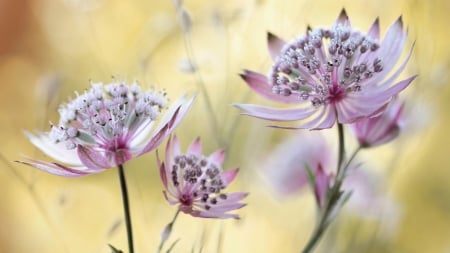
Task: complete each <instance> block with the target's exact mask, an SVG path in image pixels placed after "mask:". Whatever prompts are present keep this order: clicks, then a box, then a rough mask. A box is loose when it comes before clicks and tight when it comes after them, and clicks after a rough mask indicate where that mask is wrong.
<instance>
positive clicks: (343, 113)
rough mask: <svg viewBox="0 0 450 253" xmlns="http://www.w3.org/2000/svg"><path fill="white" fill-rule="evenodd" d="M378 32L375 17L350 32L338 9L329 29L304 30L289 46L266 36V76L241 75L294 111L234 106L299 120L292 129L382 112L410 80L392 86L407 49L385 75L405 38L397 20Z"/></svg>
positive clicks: (324, 125) (257, 113) (260, 115)
mask: <svg viewBox="0 0 450 253" xmlns="http://www.w3.org/2000/svg"><path fill="white" fill-rule="evenodd" d="M379 31H380V28H379V21H378V18H377V19H376V20H375V22H374V23H373V25H372V26H371V28H370V29H369V31H368V32H367V34H363V33H361V32H360V31H358V30H356V29H354V28H352V26H351V25H350V20H349V18H348V16H347V14H346V12H345V10H342V12H341V14H340V15H339V17H338V19H337V20H336V22H335V23H334V25H333V26H332V27H331V28H315V29H311V28H308V31H307V34H306V35H305V36H300V37H297V38H295V39H294V40H293V41H292V42H289V43H287V42H285V41H284V40H283V39H281V38H279V37H277V36H276V35H273V34H271V33H269V34H268V45H269V52H270V54H271V56H272V58H273V60H274V63H273V65H272V69H271V71H270V73H269V75H268V76H267V77H266V76H264V75H262V74H260V73H257V72H254V71H250V70H245V71H244V73H243V74H242V75H241V77H242V78H243V79H244V81H245V82H246V83H247V85H248V86H249V87H250V88H251V89H252V90H253V91H255V92H256V93H258V94H259V95H261V96H262V97H264V98H267V99H269V100H272V101H275V102H279V103H286V104H298V105H299V107H295V108H282V109H280V108H271V107H266V106H259V105H252V104H236V105H235V106H236V107H238V108H239V109H241V110H242V111H243V114H245V115H249V116H253V117H257V118H262V119H266V120H272V121H297V120H305V121H304V122H303V123H302V124H300V125H299V126H295V127H293V128H303V129H305V128H308V129H324V128H330V127H332V126H333V125H334V123H335V122H336V121H337V122H338V123H342V124H346V123H352V122H355V121H357V120H359V119H361V118H366V117H370V116H373V115H375V114H377V113H380V112H382V111H383V110H384V108H385V107H386V105H387V104H388V102H389V101H390V100H391V98H392V97H393V96H394V95H396V94H398V93H399V92H401V91H402V90H403V89H405V88H406V87H407V86H408V85H409V84H410V83H411V82H412V81H413V80H414V79H415V77H416V76H412V77H409V78H407V79H405V80H402V81H400V82H395V80H396V79H397V77H398V76H399V75H400V74H401V73H402V71H403V70H404V69H405V67H406V64H407V62H408V60H409V58H410V56H411V52H412V48H413V47H411V50H410V51H409V53H408V55H407V56H406V58H405V59H404V60H403V62H402V63H401V64H400V65H399V67H398V68H397V69H396V70H395V71H394V72H393V73H392V74H391V72H392V71H391V70H392V69H393V68H394V66H395V65H396V63H397V61H398V60H399V58H400V55H401V53H402V51H403V49H404V47H405V43H406V40H407V32H406V31H404V30H403V22H402V18H401V17H400V18H398V19H397V21H396V22H395V23H394V24H392V25H391V26H390V28H389V29H388V31H387V33H386V35H385V37H384V39H383V41H380V36H379ZM282 128H292V127H282Z"/></svg>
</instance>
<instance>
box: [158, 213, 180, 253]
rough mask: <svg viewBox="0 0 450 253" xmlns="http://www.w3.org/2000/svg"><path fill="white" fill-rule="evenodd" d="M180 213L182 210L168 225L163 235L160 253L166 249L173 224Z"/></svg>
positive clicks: (159, 248)
mask: <svg viewBox="0 0 450 253" xmlns="http://www.w3.org/2000/svg"><path fill="white" fill-rule="evenodd" d="M179 213H180V209H177V212H176V213H175V215H174V216H173V219H172V221H171V222H170V223H169V224H167V226H166V227H165V228H164V231H163V234H162V235H161V243H160V244H159V247H158V253H161V250H162V249H163V247H164V244H165V243H166V241H167V239H169V236H170V234H171V233H172V228H173V224H174V223H175V221H176V220H177V217H178V214H179Z"/></svg>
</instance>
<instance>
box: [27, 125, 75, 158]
mask: <svg viewBox="0 0 450 253" xmlns="http://www.w3.org/2000/svg"><path fill="white" fill-rule="evenodd" d="M24 134H25V136H26V137H27V138H28V139H29V140H30V142H31V143H33V145H34V146H36V147H37V148H39V149H40V150H41V151H42V152H44V153H45V154H46V155H48V156H49V157H51V158H52V159H54V160H57V161H61V162H62V163H67V164H73V165H75V166H81V165H82V164H81V161H80V159H79V158H78V156H77V152H76V150H75V149H67V148H66V147H65V146H64V143H54V141H52V140H51V139H50V137H48V135H47V134H44V133H40V134H39V136H38V137H37V136H35V135H33V134H31V133H29V132H24Z"/></svg>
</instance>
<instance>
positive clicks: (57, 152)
mask: <svg viewBox="0 0 450 253" xmlns="http://www.w3.org/2000/svg"><path fill="white" fill-rule="evenodd" d="M76 95H77V97H76V98H75V99H73V100H71V101H70V102H68V103H67V104H63V105H61V107H60V109H59V114H60V121H59V124H58V125H52V128H51V131H50V132H45V133H38V134H36V135H35V134H31V133H28V132H26V133H25V134H26V135H27V137H28V138H29V140H30V141H31V142H32V143H33V144H34V145H35V146H36V147H37V148H39V149H40V150H41V151H42V152H44V153H45V154H46V155H48V156H49V157H50V158H53V159H54V160H56V161H58V162H45V161H40V160H36V159H32V158H28V159H27V160H26V161H18V162H20V163H23V164H26V165H29V166H32V167H35V168H38V169H41V170H44V171H47V172H49V173H52V174H56V175H60V176H66V177H77V176H83V175H87V174H91V173H98V172H101V171H104V170H106V169H108V168H111V167H115V166H118V165H121V164H123V163H125V162H126V161H128V160H130V159H133V158H135V157H138V156H140V155H143V154H145V153H147V152H150V151H152V150H154V149H156V148H157V147H158V146H159V145H160V144H161V142H162V141H163V140H164V139H165V138H166V137H168V136H169V135H170V134H171V133H172V132H173V130H174V129H175V128H176V127H177V126H178V125H179V123H180V122H181V120H182V119H183V118H184V117H185V116H186V113H187V112H188V111H189V109H190V108H191V106H192V103H193V101H194V97H192V98H186V97H182V98H180V99H179V100H177V101H176V102H175V103H173V105H172V106H171V107H170V108H169V110H168V111H167V112H166V115H165V117H163V119H161V120H159V121H160V124H159V125H158V126H155V124H156V121H158V119H159V118H161V114H162V111H163V110H164V109H165V108H166V106H167V98H166V96H165V93H164V92H159V91H154V90H150V91H145V92H143V91H141V88H140V86H139V85H138V84H136V83H133V84H132V85H128V84H126V83H124V82H119V81H114V82H112V83H110V84H108V85H103V84H102V83H93V84H92V85H91V88H90V89H88V90H86V91H85V92H84V93H83V94H81V95H80V94H78V93H76Z"/></svg>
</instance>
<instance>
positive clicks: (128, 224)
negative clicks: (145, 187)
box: [118, 164, 134, 253]
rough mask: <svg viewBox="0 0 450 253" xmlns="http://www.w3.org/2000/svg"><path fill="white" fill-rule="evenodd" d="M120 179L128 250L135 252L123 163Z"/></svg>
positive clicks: (130, 252) (120, 167) (120, 169)
mask: <svg viewBox="0 0 450 253" xmlns="http://www.w3.org/2000/svg"><path fill="white" fill-rule="evenodd" d="M118 168H119V180H120V189H121V190H122V200H123V211H124V215H125V225H126V227H127V238H128V252H129V253H134V247H133V228H132V226H131V215H130V204H129V201H128V190H127V182H126V180H125V173H124V171H123V165H122V164H119V166H118Z"/></svg>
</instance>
